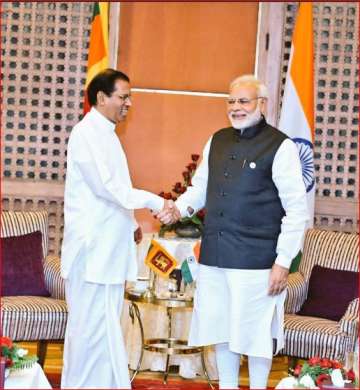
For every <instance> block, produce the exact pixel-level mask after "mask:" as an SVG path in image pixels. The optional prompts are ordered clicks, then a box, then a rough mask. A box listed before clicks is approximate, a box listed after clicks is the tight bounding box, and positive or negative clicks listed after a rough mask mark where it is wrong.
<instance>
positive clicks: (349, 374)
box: [346, 370, 355, 382]
mask: <svg viewBox="0 0 360 390" xmlns="http://www.w3.org/2000/svg"><path fill="white" fill-rule="evenodd" d="M346 378H347V379H349V381H351V382H354V381H355V372H354V371H353V370H349V371H348V372H347V373H346Z"/></svg>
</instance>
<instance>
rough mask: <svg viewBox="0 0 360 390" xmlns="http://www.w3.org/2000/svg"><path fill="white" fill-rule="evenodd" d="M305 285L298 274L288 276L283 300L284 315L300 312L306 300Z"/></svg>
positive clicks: (302, 278)
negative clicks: (285, 294)
mask: <svg viewBox="0 0 360 390" xmlns="http://www.w3.org/2000/svg"><path fill="white" fill-rule="evenodd" d="M306 293H307V291H306V283H305V279H304V277H303V276H302V275H301V273H300V272H294V273H292V274H290V275H289V279H288V289H287V296H286V300H285V313H292V314H294V313H296V312H298V311H299V310H300V308H301V306H302V304H303V303H304V302H305V299H306Z"/></svg>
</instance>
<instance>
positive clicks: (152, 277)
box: [141, 268, 156, 300]
mask: <svg viewBox="0 0 360 390" xmlns="http://www.w3.org/2000/svg"><path fill="white" fill-rule="evenodd" d="M155 283H156V274H155V272H154V271H153V270H152V269H151V268H149V287H148V288H147V289H146V290H145V291H144V292H143V293H142V295H141V296H142V297H143V298H145V299H148V300H151V299H154V298H155V297H156V294H155Z"/></svg>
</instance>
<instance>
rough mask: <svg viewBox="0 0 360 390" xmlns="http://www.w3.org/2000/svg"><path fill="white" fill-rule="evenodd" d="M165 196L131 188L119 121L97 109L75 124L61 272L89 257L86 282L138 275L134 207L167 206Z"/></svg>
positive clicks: (70, 147)
mask: <svg viewBox="0 0 360 390" xmlns="http://www.w3.org/2000/svg"><path fill="white" fill-rule="evenodd" d="M163 203H164V200H163V199H162V198H160V197H159V196H157V195H154V194H152V193H150V192H147V191H143V190H138V189H135V188H133V187H132V183H131V179H130V175H129V169H128V164H127V160H126V156H125V153H124V151H123V148H122V146H121V143H120V141H119V139H118V137H117V135H116V133H115V124H114V123H113V122H111V121H109V120H108V119H106V118H105V117H104V116H103V115H102V114H100V113H99V112H98V111H97V110H96V109H95V108H92V109H91V111H90V112H89V113H88V114H86V115H85V117H84V118H83V119H82V120H81V121H80V122H79V123H78V124H77V125H76V126H75V127H74V129H73V131H72V133H71V136H70V139H69V145H68V149H67V174H66V183H65V196H64V218H65V226H64V239H63V245H62V255H61V274H62V276H63V277H64V278H67V277H68V276H69V273H70V272H71V267H72V265H73V263H74V261H76V259H77V258H78V256H84V257H85V259H86V260H85V263H86V269H85V280H86V281H89V282H94V283H122V282H123V281H124V280H125V279H128V280H133V279H136V275H137V268H136V250H135V243H134V236H133V233H134V229H135V228H136V222H135V219H134V213H133V210H134V209H139V208H149V209H152V210H155V211H158V210H160V209H161V208H162V207H163Z"/></svg>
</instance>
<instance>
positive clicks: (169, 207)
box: [152, 200, 181, 225]
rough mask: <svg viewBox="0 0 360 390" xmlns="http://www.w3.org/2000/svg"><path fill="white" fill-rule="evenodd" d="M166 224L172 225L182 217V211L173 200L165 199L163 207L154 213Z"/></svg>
mask: <svg viewBox="0 0 360 390" xmlns="http://www.w3.org/2000/svg"><path fill="white" fill-rule="evenodd" d="M152 214H153V215H154V216H155V217H156V218H157V219H158V220H159V221H160V222H161V223H163V224H164V225H171V224H173V223H175V222H177V221H178V220H179V219H180V218H181V215H180V211H179V209H178V208H177V207H176V204H175V202H174V201H173V200H165V201H164V206H163V209H162V210H161V211H159V212H153V213H152Z"/></svg>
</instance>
